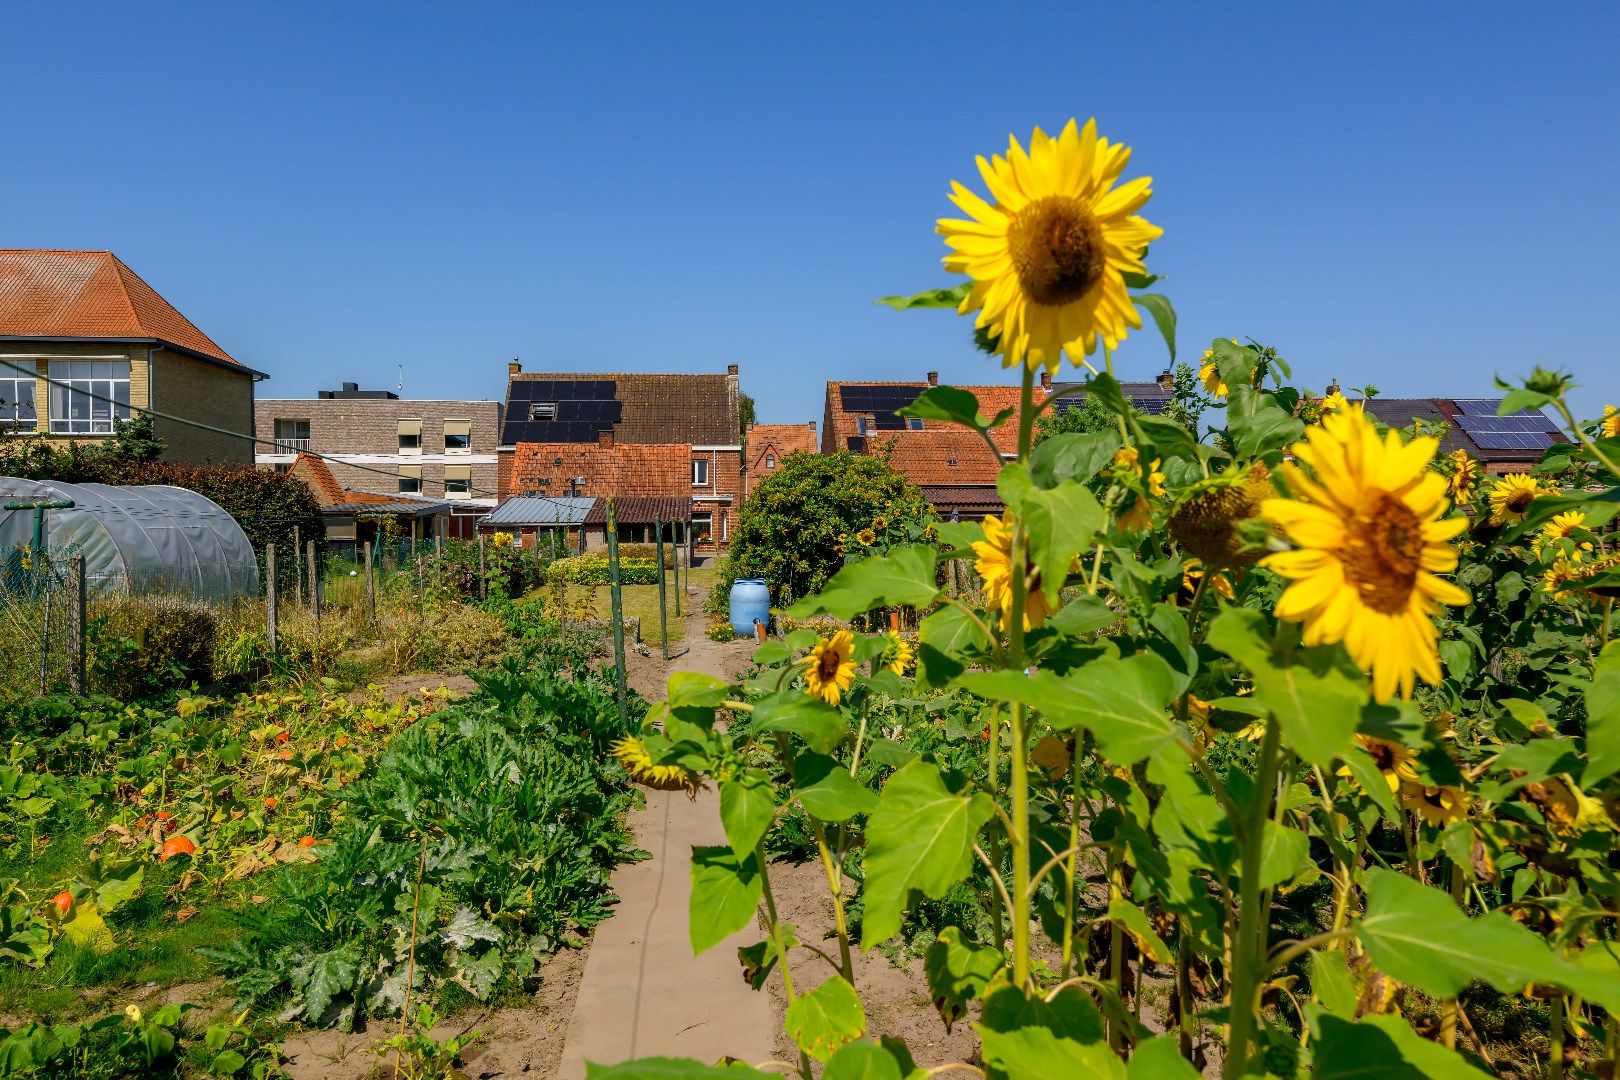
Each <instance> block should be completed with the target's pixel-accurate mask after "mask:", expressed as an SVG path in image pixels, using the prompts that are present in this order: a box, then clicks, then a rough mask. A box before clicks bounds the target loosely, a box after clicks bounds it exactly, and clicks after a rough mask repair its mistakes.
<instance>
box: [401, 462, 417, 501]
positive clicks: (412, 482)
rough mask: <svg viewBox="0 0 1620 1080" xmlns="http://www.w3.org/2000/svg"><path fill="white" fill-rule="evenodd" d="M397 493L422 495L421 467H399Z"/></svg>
mask: <svg viewBox="0 0 1620 1080" xmlns="http://www.w3.org/2000/svg"><path fill="white" fill-rule="evenodd" d="M399 493H400V494H401V495H420V494H422V466H420V465H401V466H400V467H399Z"/></svg>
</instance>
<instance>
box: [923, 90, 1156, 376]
mask: <svg viewBox="0 0 1620 1080" xmlns="http://www.w3.org/2000/svg"><path fill="white" fill-rule="evenodd" d="M1130 157H1131V152H1130V149H1129V148H1128V147H1125V146H1121V145H1118V144H1116V143H1110V142H1109V141H1108V140H1107V139H1104V138H1102V137H1100V136H1099V135H1098V134H1097V122H1096V121H1095V120H1088V121H1086V126H1085V127H1084V128H1080V127H1078V126H1077V125H1076V124H1075V122H1074V121H1073V120H1070V121H1069V123H1068V125H1067V126H1065V127H1064V129H1063V131H1062V133H1061V134H1059V135H1058V137H1057V138H1055V139H1054V138H1052V137H1051V136H1049V135H1047V134H1046V133H1045V132H1043V131H1042V130H1041V129H1040V128H1036V129H1035V134H1034V135H1033V136H1032V137H1031V139H1030V145H1029V152H1028V153H1025V152H1024V149H1023V147H1021V146H1019V144H1018V140H1017V139H1016V138H1014V139H1009V140H1008V147H1007V156H1006V157H1005V158H1003V157H1001V156H1000V155H997V156H995V157H993V158H991V159H990V160H989V161H986V160H985V159H984V158H983V157H980V158H979V159H978V163H979V173H980V175H981V176H982V177H983V178H984V183H985V186H986V188H988V189H989V192H990V198H991V200H992V201H990V202H987V201H985V200H984V199H982V198H980V197H979V196H978V195H977V194H975V193H974V192H972V191H970V190H969V189H968V188H966V187H964V186H963V185H962V184H959V183H954V182H953V183H952V184H951V201H952V202H954V203H955V204H956V205H957V206H958V207H960V208H961V210H962V212H963V213H965V214H967V215H968V218H967V219H960V218H942V219H940V221H939V225H938V230H939V232H940V234H941V235H942V236H944V237H945V244H946V246H947V247H949V248H950V249H951V254H950V255H947V256H946V257H945V260H944V262H945V269H947V270H949V271H951V272H952V273H957V274H966V275H967V276H968V277H970V278H972V279H973V285H972V287H971V288H970V289H969V290H968V293H967V295H966V296H965V297H963V299H962V304H961V306H960V307H959V308H958V309H957V312H958V313H959V314H962V315H966V314H968V313H969V312H974V311H977V312H978V313H979V317H978V319H977V321H976V322H975V324H974V325H975V326H976V327H978V328H979V329H982V330H984V331H986V332H987V333H988V334H989V335H990V336H991V337H992V338H994V339H995V341H996V351H997V352H999V353H1000V354H1001V356H1002V363H1003V364H1004V365H1005V366H1007V367H1011V366H1013V365H1015V364H1020V363H1022V364H1027V365H1029V366H1030V367H1031V368H1035V367H1039V366H1042V365H1044V366H1045V367H1046V369H1047V370H1049V371H1056V370H1057V368H1058V365H1059V364H1060V363H1061V362H1062V358H1063V354H1064V353H1065V352H1066V353H1068V354H1069V358H1070V359H1071V360H1073V361H1074V362H1076V363H1079V362H1080V360H1082V359H1083V358H1084V357H1086V356H1087V355H1089V354H1091V353H1093V352H1095V351H1096V349H1097V341H1098V339H1099V338H1100V339H1101V340H1102V342H1103V344H1104V345H1105V346H1106V347H1108V348H1109V349H1113V348H1116V347H1117V346H1118V345H1119V343H1120V342H1121V341H1123V340H1125V335H1126V334H1127V333H1128V331H1129V330H1130V329H1135V328H1140V327H1141V325H1142V317H1141V315H1139V314H1138V313H1137V311H1136V306H1135V304H1134V303H1133V302H1132V300H1131V297H1130V294H1129V293H1128V292H1127V291H1126V287H1125V277H1124V275H1125V274H1127V273H1137V274H1141V273H1146V272H1147V267H1146V266H1145V265H1144V264H1143V263H1142V254H1143V252H1144V251H1146V250H1147V246H1148V245H1149V244H1150V243H1152V242H1153V241H1154V240H1157V239H1158V238H1159V237H1160V236H1162V235H1164V230H1163V229H1160V228H1159V227H1157V226H1155V225H1151V224H1149V223H1148V222H1147V221H1146V220H1144V219H1143V218H1141V217H1138V216H1136V211H1137V210H1139V209H1141V208H1142V206H1143V204H1145V203H1146V202H1147V201H1148V197H1149V196H1150V195H1151V194H1152V180H1151V179H1150V178H1148V177H1142V178H1141V179H1138V180H1132V181H1130V182H1129V183H1126V184H1121V185H1120V186H1118V187H1115V184H1116V183H1117V182H1118V180H1119V177H1120V174H1121V173H1122V172H1124V171H1125V165H1126V163H1127V162H1128V161H1129V160H1130Z"/></svg>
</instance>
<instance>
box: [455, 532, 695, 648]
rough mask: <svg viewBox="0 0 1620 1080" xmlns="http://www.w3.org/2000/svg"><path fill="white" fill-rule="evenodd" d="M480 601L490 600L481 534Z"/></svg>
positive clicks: (479, 557)
mask: <svg viewBox="0 0 1620 1080" xmlns="http://www.w3.org/2000/svg"><path fill="white" fill-rule="evenodd" d="M478 599H480V600H488V599H489V579H488V578H487V577H485V576H484V534H483V533H481V532H480V533H479V534H478ZM665 659H666V660H667V659H668V657H667V656H666V657H665Z"/></svg>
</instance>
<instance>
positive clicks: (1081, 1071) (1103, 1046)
mask: <svg viewBox="0 0 1620 1080" xmlns="http://www.w3.org/2000/svg"><path fill="white" fill-rule="evenodd" d="M983 1046H984V1050H983V1052H984V1060H985V1062H986V1063H987V1064H990V1065H994V1066H995V1067H996V1068H998V1069H1000V1070H1001V1071H1002V1072H1004V1073H1006V1074H1007V1075H1008V1076H1009V1077H1014V1078H1016V1080H1075V1078H1076V1077H1082V1076H1083V1077H1088V1078H1089V1077H1098V1078H1102V1077H1109V1078H1113V1080H1125V1063H1124V1062H1123V1061H1121V1060H1120V1059H1119V1058H1117V1057H1115V1056H1114V1052H1113V1051H1112V1050H1110V1049H1109V1048H1108V1044H1107V1043H1106V1042H1091V1043H1081V1042H1076V1041H1075V1040H1073V1039H1062V1038H1059V1037H1058V1036H1056V1035H1054V1034H1053V1033H1052V1032H1051V1031H1050V1030H1049V1029H1047V1028H1044V1027H1025V1028H1018V1029H1016V1030H1014V1031H984V1032H983Z"/></svg>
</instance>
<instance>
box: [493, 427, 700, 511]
mask: <svg viewBox="0 0 1620 1080" xmlns="http://www.w3.org/2000/svg"><path fill="white" fill-rule="evenodd" d="M576 476H579V477H584V483H583V484H581V485H580V487H579V490H578V491H574V492H573V494H575V495H577V496H579V497H582V498H592V497H597V498H600V497H603V496H608V495H612V496H616V497H619V498H624V497H627V496H668V497H671V498H682V499H686V500H687V501H688V502H690V501H691V498H692V446H691V444H690V443H663V444H658V445H650V446H649V445H635V444H632V445H628V446H621V445H614V446H602V445H600V444H598V443H594V442H593V443H519V444H518V447H517V449H516V450H515V451H514V452H513V460H512V490H513V491H514V492H519V493H521V492H534V493H536V494H540V495H567V494H569V493H570V489H571V483H570V482H571V481H572V480H573V478H574V477H576Z"/></svg>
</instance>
